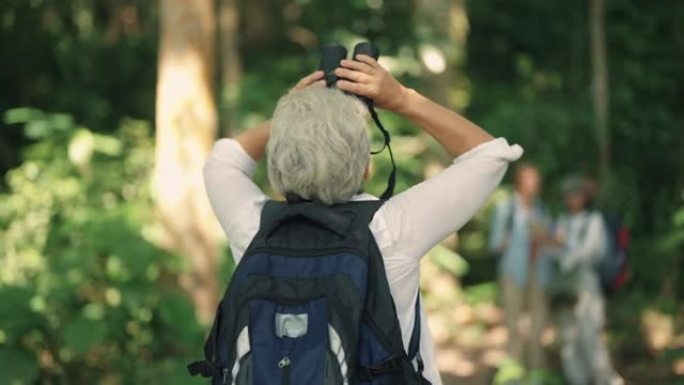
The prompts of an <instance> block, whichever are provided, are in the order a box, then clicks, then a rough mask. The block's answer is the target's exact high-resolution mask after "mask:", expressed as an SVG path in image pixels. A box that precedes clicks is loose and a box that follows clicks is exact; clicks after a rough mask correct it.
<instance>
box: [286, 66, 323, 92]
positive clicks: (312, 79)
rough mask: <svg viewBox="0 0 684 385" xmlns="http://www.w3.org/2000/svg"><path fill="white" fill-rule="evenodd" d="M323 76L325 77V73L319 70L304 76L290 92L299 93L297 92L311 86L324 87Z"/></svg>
mask: <svg viewBox="0 0 684 385" xmlns="http://www.w3.org/2000/svg"><path fill="white" fill-rule="evenodd" d="M323 75H325V73H324V72H323V71H321V70H318V71H315V72H312V73H310V74H308V75H306V76H304V77H303V78H302V79H301V80H299V82H298V83H297V84H296V85H295V86H294V87H293V88H292V91H299V90H301V89H304V88H306V87H308V86H311V85H314V86H324V85H325V79H323Z"/></svg>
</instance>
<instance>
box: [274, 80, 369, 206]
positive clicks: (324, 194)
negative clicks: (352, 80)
mask: <svg viewBox="0 0 684 385" xmlns="http://www.w3.org/2000/svg"><path fill="white" fill-rule="evenodd" d="M366 128H367V119H366V110H365V108H364V107H363V105H362V104H361V102H360V101H359V100H358V99H356V98H355V97H353V96H349V95H346V94H344V93H343V92H341V91H339V90H336V89H328V88H325V87H317V86H312V87H307V88H304V89H302V90H299V91H293V92H290V93H288V94H287V95H285V96H283V97H282V98H280V100H279V101H278V105H277V106H276V109H275V112H274V113H273V121H272V123H271V134H270V138H269V141H268V147H267V149H268V178H269V180H270V182H271V186H272V187H273V188H274V189H275V190H276V191H277V192H279V193H281V194H287V193H293V194H296V195H298V196H300V197H302V198H304V199H313V200H318V201H321V202H323V203H325V204H328V205H331V204H335V203H342V202H346V201H349V200H350V199H351V198H352V197H353V196H354V194H356V193H357V192H358V191H359V190H360V189H361V185H362V183H363V175H364V173H365V170H366V167H367V166H368V162H369V160H370V144H369V141H368V135H367V132H366Z"/></svg>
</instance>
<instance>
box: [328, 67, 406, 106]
mask: <svg viewBox="0 0 684 385" xmlns="http://www.w3.org/2000/svg"><path fill="white" fill-rule="evenodd" d="M340 65H341V67H339V68H337V69H336V70H335V75H337V76H339V77H340V78H342V79H340V80H338V81H337V88H339V89H341V90H343V91H348V92H351V93H354V94H356V95H360V96H365V97H367V98H369V99H372V100H373V103H374V104H375V106H376V107H378V108H383V109H386V110H390V111H394V112H399V111H401V110H402V109H403V107H404V106H405V105H406V103H407V98H408V94H409V92H408V91H409V90H408V89H407V88H406V87H404V86H403V85H402V84H401V83H399V81H398V80H397V79H395V78H394V77H393V76H392V75H391V74H390V73H389V72H387V70H386V69H384V68H383V67H382V66H381V65H380V64H379V63H378V62H377V61H376V60H375V59H373V58H372V57H370V56H368V55H356V60H346V59H345V60H342V61H341V62H340Z"/></svg>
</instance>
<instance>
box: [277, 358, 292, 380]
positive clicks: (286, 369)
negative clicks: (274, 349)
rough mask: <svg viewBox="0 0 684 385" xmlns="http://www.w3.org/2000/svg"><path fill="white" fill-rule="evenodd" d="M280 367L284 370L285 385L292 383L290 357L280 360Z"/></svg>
mask: <svg viewBox="0 0 684 385" xmlns="http://www.w3.org/2000/svg"><path fill="white" fill-rule="evenodd" d="M278 367H279V368H280V369H282V371H283V382H282V384H283V385H290V357H288V356H285V357H283V359H282V360H280V361H279V362H278Z"/></svg>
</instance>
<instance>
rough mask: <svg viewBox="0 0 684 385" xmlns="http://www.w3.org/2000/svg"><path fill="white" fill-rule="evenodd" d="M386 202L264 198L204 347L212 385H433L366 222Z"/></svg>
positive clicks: (200, 370) (205, 372)
mask: <svg viewBox="0 0 684 385" xmlns="http://www.w3.org/2000/svg"><path fill="white" fill-rule="evenodd" d="M383 202H384V201H382V200H378V201H360V202H348V203H344V204H340V205H334V206H325V205H322V204H319V203H315V202H307V201H300V202H296V203H295V202H293V203H286V202H275V201H269V202H268V203H266V205H265V207H264V209H263V212H262V215H261V224H260V228H259V231H258V233H257V234H256V236H255V237H254V239H253V240H252V242H251V244H250V245H249V247H248V248H247V250H246V252H245V254H244V256H243V258H242V260H241V261H240V262H239V264H238V265H237V267H236V269H235V272H234V274H233V277H232V280H231V282H230V285H229V287H228V289H227V290H226V292H225V294H224V297H223V299H222V300H221V302H220V304H219V306H218V310H217V313H216V318H215V320H214V324H213V327H212V329H211V332H210V334H209V337H208V338H207V341H206V344H205V346H204V353H205V360H204V361H198V362H194V363H192V364H190V365H188V369H189V371H190V373H191V374H192V375H196V374H200V375H202V376H204V377H210V378H211V379H212V382H211V383H212V385H219V384H221V385H225V384H230V385H279V384H282V385H356V384H362V385H429V382H428V381H427V380H425V379H424V377H423V375H422V370H423V363H422V359H421V357H420V313H419V312H418V309H419V306H420V305H419V301H417V302H416V322H415V325H414V328H413V332H412V335H411V341H410V345H409V349H408V352H406V351H405V349H404V344H403V341H402V334H401V329H400V326H399V321H398V319H397V313H396V309H395V306H394V301H393V300H392V296H391V293H390V288H389V284H388V281H387V276H386V273H385V267H384V262H383V259H382V255H381V254H380V251H379V249H378V246H377V245H376V243H375V239H374V238H373V235H372V233H371V231H370V229H369V227H368V226H369V223H370V221H371V220H372V218H373V215H374V214H375V212H376V211H377V210H378V208H379V207H380V206H381V205H382V203H383Z"/></svg>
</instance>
